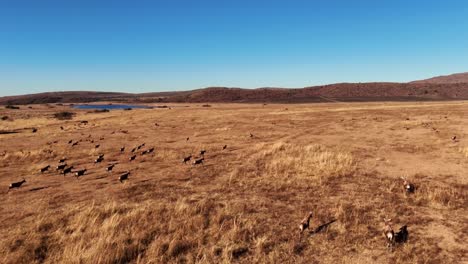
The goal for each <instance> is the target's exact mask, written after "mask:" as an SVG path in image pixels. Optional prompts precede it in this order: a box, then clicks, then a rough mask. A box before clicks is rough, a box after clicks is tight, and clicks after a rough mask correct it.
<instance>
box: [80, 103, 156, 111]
mask: <svg viewBox="0 0 468 264" xmlns="http://www.w3.org/2000/svg"><path fill="white" fill-rule="evenodd" d="M73 108H77V109H107V110H119V109H151V108H152V107H149V106H144V105H123V104H92V105H91V104H89V105H88V104H84V105H74V106H73Z"/></svg>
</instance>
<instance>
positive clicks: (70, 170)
mask: <svg viewBox="0 0 468 264" xmlns="http://www.w3.org/2000/svg"><path fill="white" fill-rule="evenodd" d="M72 169H73V166H70V167H68V168H66V169H64V170H63V171H62V174H63V176H65V175H66V174H67V173H71V172H72Z"/></svg>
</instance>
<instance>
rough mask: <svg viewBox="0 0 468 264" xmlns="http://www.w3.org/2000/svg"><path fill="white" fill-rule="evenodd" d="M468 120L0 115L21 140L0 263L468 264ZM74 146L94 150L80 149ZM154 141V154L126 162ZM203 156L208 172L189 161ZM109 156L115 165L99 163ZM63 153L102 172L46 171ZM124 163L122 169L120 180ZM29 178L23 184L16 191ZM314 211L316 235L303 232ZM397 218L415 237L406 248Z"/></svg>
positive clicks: (176, 112)
mask: <svg viewBox="0 0 468 264" xmlns="http://www.w3.org/2000/svg"><path fill="white" fill-rule="evenodd" d="M182 106H187V107H182ZM285 108H287V109H288V110H285ZM466 109H468V108H466V103H464V102H463V103H461V102H454V103H385V104H381V103H368V104H361V103H359V104H357V103H356V104H341V103H337V104H317V105H287V106H286V105H268V106H263V105H229V104H227V105H214V104H212V105H211V107H209V108H207V107H203V106H202V105H175V107H173V108H172V109H171V110H169V109H152V110H133V111H111V112H108V113H87V112H85V111H80V110H75V112H77V115H76V116H75V117H74V119H73V120H66V121H59V120H56V119H54V118H53V117H52V115H53V113H56V112H59V111H69V109H68V108H66V107H64V106H60V107H59V106H56V107H55V108H50V107H47V106H34V109H28V108H26V107H23V108H22V109H21V110H0V116H4V115H7V116H9V117H11V119H9V120H7V121H0V125H1V126H2V127H1V129H2V130H13V129H14V130H17V131H18V132H19V133H16V134H6V135H0V143H1V145H0V186H3V187H2V188H4V190H5V192H1V193H0V198H1V199H2V206H1V207H0V213H1V218H0V220H1V222H2V225H1V226H0V236H1V237H2V239H1V240H0V262H1V263H237V262H240V263H278V262H284V263H463V262H467V261H468V260H467V248H468V244H467V242H466V241H468V239H467V236H468V231H467V230H468V226H467V223H468V221H467V220H468V219H467V218H468V201H467V198H468V197H467V186H468V185H467V184H468V178H467V177H466V172H467V171H466V168H467V165H468V160H467V159H466V158H465V157H464V156H463V155H460V153H464V150H465V148H463V147H462V146H463V145H464V143H466V142H464V137H465V135H468V131H467V128H468V121H465V119H464V118H463V117H465V116H466V115H467V114H468V110H466ZM445 116H447V117H448V118H445ZM408 119H409V120H408ZM11 120H12V121H11ZM80 120H87V121H89V124H87V125H85V124H81V123H80V122H79V121H80ZM156 122H157V123H158V124H159V126H155V124H154V123H156ZM61 126H62V127H63V128H64V129H63V130H62V129H61V128H60V127H61ZM29 127H37V128H38V132H37V133H32V132H31V131H30V130H27V129H24V128H29ZM434 128H435V129H434ZM436 130H438V132H436ZM249 133H252V134H253V135H254V136H253V137H250V136H249ZM453 134H457V136H458V138H460V142H452V141H451V139H450V138H451V136H452V135H453ZM187 137H189V138H190V139H189V141H187V140H186V138H187ZM71 139H73V140H76V141H77V140H81V142H80V143H79V145H77V146H75V147H71V146H70V145H69V144H68V143H67V142H68V141H69V140H71ZM91 140H92V141H94V142H91ZM55 141H57V142H55ZM141 143H146V146H145V147H144V148H143V149H148V148H150V147H155V153H154V154H150V155H144V156H142V155H138V156H137V158H136V160H135V161H133V162H130V161H128V157H129V156H130V153H129V151H130V149H132V148H133V147H136V146H138V145H139V144H141ZM95 144H100V145H101V146H100V148H99V149H95V148H94V146H95ZM224 145H227V146H228V147H227V148H226V149H225V150H223V148H222V147H223V146H224ZM121 146H125V147H126V151H125V153H123V154H121V153H120V151H119V148H120V147H121ZM201 149H206V150H207V153H206V154H205V164H204V165H199V166H192V165H188V164H183V163H182V162H181V161H182V158H183V157H184V156H186V155H188V154H193V155H194V157H198V156H199V153H198V152H199V151H200V150H201ZM100 153H104V154H105V161H104V163H105V164H98V165H95V164H93V160H94V159H95V157H96V156H97V155H98V154H100ZM62 157H67V158H68V161H67V162H68V163H69V164H70V165H73V166H74V167H75V168H76V169H81V168H87V169H88V173H87V174H86V175H84V176H83V177H81V178H79V179H76V178H74V177H71V176H69V175H68V176H65V177H64V176H61V175H58V173H57V172H56V171H55V170H53V171H51V172H46V173H44V174H41V173H38V170H39V168H41V167H43V166H45V165H48V164H50V165H52V166H53V167H55V166H56V165H57V160H58V159H59V158H62ZM111 163H118V164H117V165H116V167H115V169H114V170H115V171H114V172H113V173H108V172H106V171H105V170H104V168H105V166H106V165H107V164H111ZM127 170H129V171H131V175H130V179H129V180H128V181H127V182H125V183H124V184H121V183H120V182H119V181H118V179H117V178H118V175H120V173H122V172H124V171H127ZM401 176H404V177H407V178H409V179H410V180H411V181H413V182H414V183H415V185H416V192H415V193H414V194H412V195H408V194H405V193H404V191H403V188H402V181H401V179H400V177H401ZM23 177H24V178H26V180H27V182H26V184H25V185H24V186H22V187H21V188H20V189H18V190H12V191H10V192H9V193H6V190H7V186H8V184H9V183H10V182H13V181H17V180H20V179H22V178H23ZM308 211H312V212H313V218H312V221H311V229H310V230H309V231H308V232H306V233H305V234H304V235H303V236H302V237H299V233H298V224H299V222H300V221H301V219H302V218H303V217H304V215H305V214H306V213H307V212H308ZM384 217H389V218H392V219H393V222H394V228H395V229H398V228H399V227H400V226H402V225H407V226H408V230H409V233H410V238H409V241H408V242H407V243H405V244H403V245H398V246H397V247H396V248H395V250H393V251H389V250H387V249H386V248H385V241H384V238H383V235H382V227H383V226H382V219H383V218H384Z"/></svg>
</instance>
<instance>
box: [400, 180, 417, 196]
mask: <svg viewBox="0 0 468 264" xmlns="http://www.w3.org/2000/svg"><path fill="white" fill-rule="evenodd" d="M400 178H401V179H402V180H403V187H404V188H405V191H406V192H407V193H414V190H415V187H414V184H412V183H411V182H409V181H408V180H406V178H404V177H400Z"/></svg>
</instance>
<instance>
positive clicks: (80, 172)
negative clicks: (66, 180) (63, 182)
mask: <svg viewBox="0 0 468 264" xmlns="http://www.w3.org/2000/svg"><path fill="white" fill-rule="evenodd" d="M85 172H86V169H82V170H79V171H77V172H76V173H75V176H76V177H77V178H78V177H80V176H83V175H84V174H85Z"/></svg>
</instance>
